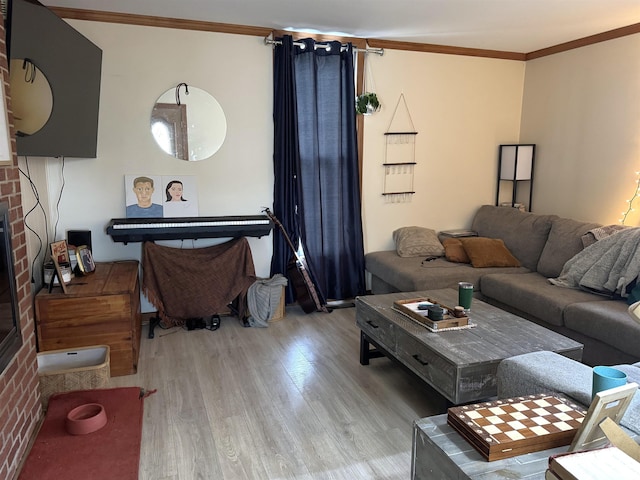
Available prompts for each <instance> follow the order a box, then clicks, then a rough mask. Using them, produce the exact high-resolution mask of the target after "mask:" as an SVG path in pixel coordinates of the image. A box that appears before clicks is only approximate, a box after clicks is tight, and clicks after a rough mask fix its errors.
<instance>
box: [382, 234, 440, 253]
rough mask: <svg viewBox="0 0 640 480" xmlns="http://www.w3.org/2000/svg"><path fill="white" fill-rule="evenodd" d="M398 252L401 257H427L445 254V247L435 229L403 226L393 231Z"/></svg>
mask: <svg viewBox="0 0 640 480" xmlns="http://www.w3.org/2000/svg"><path fill="white" fill-rule="evenodd" d="M393 241H394V242H395V243H396V252H397V253H398V255H400V256H401V257H427V256H436V257H442V256H443V255H444V247H443V246H442V244H441V243H440V240H438V235H437V234H436V231H435V230H432V229H431V228H424V227H402V228H399V229H397V230H395V231H394V232H393Z"/></svg>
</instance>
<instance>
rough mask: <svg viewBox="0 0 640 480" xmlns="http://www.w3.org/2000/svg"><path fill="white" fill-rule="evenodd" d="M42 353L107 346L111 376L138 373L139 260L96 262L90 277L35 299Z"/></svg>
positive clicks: (44, 291)
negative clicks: (63, 290) (65, 288)
mask: <svg viewBox="0 0 640 480" xmlns="http://www.w3.org/2000/svg"><path fill="white" fill-rule="evenodd" d="M35 310H36V330H37V335H38V349H39V351H48V350H59V349H65V348H76V347H89V346H93V345H109V347H110V351H111V355H110V365H111V376H114V377H115V376H119V375H129V374H132V373H136V369H137V366H138V353H139V350H140V329H141V316H140V282H139V280H138V262H137V261H135V260H127V261H122V262H107V263H97V264H96V270H95V272H93V273H92V274H90V275H87V276H84V277H76V278H74V279H73V280H72V281H71V283H69V284H68V285H67V293H64V292H62V289H61V288H60V287H57V288H54V290H53V291H52V292H51V293H49V292H48V291H47V288H43V289H41V290H40V291H39V292H38V294H37V295H36V299H35Z"/></svg>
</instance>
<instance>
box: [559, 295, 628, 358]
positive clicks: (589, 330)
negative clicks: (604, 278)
mask: <svg viewBox="0 0 640 480" xmlns="http://www.w3.org/2000/svg"><path fill="white" fill-rule="evenodd" d="M628 308H629V306H628V305H627V304H626V302H625V301H624V300H602V297H600V301H598V302H587V303H576V304H573V305H569V306H568V307H567V309H566V310H565V313H564V323H565V325H566V326H567V327H568V328H570V329H571V330H575V331H576V332H580V333H582V334H583V335H586V336H588V337H591V338H595V339H596V340H599V341H601V342H604V343H606V344H608V345H611V346H613V347H615V348H617V349H618V350H620V351H622V352H624V353H626V354H628V355H631V356H632V357H634V358H640V345H639V344H638V338H640V323H638V322H636V321H635V320H634V319H633V318H632V317H631V315H629V313H628V311H627V309H628Z"/></svg>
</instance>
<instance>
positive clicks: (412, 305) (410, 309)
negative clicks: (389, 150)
mask: <svg viewBox="0 0 640 480" xmlns="http://www.w3.org/2000/svg"><path fill="white" fill-rule="evenodd" d="M424 304H431V305H438V306H440V307H442V308H444V311H445V313H444V316H443V318H442V320H432V319H430V318H429V317H427V312H428V310H422V309H419V308H418V305H424ZM393 309H394V310H396V311H398V312H400V313H402V314H403V315H405V316H407V317H409V318H410V319H412V320H414V321H416V322H418V323H420V324H422V325H424V326H425V327H427V328H428V329H429V330H431V331H438V330H444V329H450V328H457V327H467V326H469V317H466V316H464V317H455V316H454V315H453V308H451V307H447V306H446V305H444V304H442V303H440V302H438V301H437V300H432V299H430V298H410V299H407V300H396V301H395V302H393Z"/></svg>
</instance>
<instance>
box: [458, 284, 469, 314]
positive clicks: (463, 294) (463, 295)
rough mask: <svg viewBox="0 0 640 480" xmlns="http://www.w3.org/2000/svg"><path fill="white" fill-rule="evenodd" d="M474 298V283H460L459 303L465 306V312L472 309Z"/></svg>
mask: <svg viewBox="0 0 640 480" xmlns="http://www.w3.org/2000/svg"><path fill="white" fill-rule="evenodd" d="M472 298H473V283H469V282H460V283H458V305H460V306H461V307H462V308H464V313H465V314H467V313H469V312H470V311H471V299H472Z"/></svg>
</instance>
